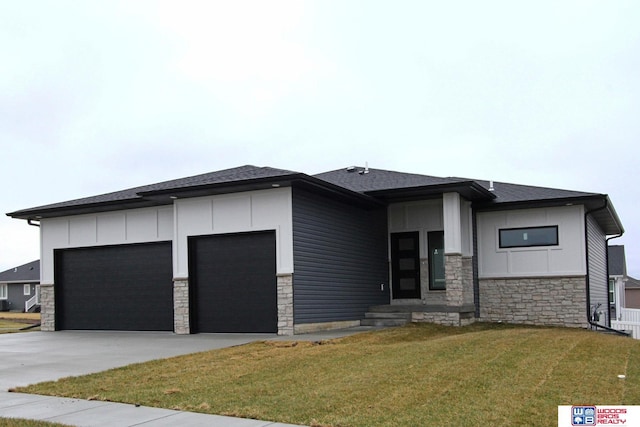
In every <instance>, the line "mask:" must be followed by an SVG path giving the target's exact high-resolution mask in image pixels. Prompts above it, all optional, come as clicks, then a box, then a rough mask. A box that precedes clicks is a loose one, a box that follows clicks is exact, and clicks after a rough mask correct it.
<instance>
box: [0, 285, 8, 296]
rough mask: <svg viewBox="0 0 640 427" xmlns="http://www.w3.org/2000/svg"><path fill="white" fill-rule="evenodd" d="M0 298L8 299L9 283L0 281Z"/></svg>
mask: <svg viewBox="0 0 640 427" xmlns="http://www.w3.org/2000/svg"><path fill="white" fill-rule="evenodd" d="M3 289H4V290H3ZM0 299H1V300H6V299H9V285H8V284H6V283H0Z"/></svg>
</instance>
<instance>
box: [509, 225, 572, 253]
mask: <svg viewBox="0 0 640 427" xmlns="http://www.w3.org/2000/svg"><path fill="white" fill-rule="evenodd" d="M540 229H554V230H555V232H556V233H555V235H556V239H555V243H535V244H530V245H504V244H503V243H502V232H503V231H514V230H523V231H525V230H540ZM549 246H560V233H559V231H558V226H557V225H541V226H535V227H513V228H499V229H498V248H499V249H514V248H536V247H549Z"/></svg>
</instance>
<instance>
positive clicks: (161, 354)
mask: <svg viewBox="0 0 640 427" xmlns="http://www.w3.org/2000/svg"><path fill="white" fill-rule="evenodd" d="M265 339H278V337H276V335H269V334H200V335H175V334H172V333H168V332H102V331H99V332H96V331H59V332H26V333H18V334H2V335H0V360H1V361H2V363H0V391H6V390H7V389H9V388H11V387H15V386H25V385H29V384H34V383H38V382H42V381H48V380H57V379H59V378H63V377H68V376H71V375H83V374H89V373H92V372H99V371H103V370H105V369H110V368H115V367H118V366H125V365H129V364H131V363H137V362H145V361H148V360H153V359H162V358H166V357H171V356H178V355H181V354H188V353H195V352H198V351H205V350H211V349H219V348H224V347H231V346H235V345H240V344H246V343H248V342H252V341H256V340H265Z"/></svg>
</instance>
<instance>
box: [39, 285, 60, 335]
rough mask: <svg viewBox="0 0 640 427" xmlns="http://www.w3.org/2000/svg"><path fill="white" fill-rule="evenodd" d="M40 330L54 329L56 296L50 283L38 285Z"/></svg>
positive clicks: (51, 330) (50, 330) (48, 330)
mask: <svg viewBox="0 0 640 427" xmlns="http://www.w3.org/2000/svg"><path fill="white" fill-rule="evenodd" d="M40 330H41V331H44V332H53V331H55V330H56V298H55V288H54V286H53V285H52V284H47V285H44V284H42V285H40Z"/></svg>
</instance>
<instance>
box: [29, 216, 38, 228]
mask: <svg viewBox="0 0 640 427" xmlns="http://www.w3.org/2000/svg"><path fill="white" fill-rule="evenodd" d="M27 224H29V225H31V226H33V227H40V224H35V223H34V222H33V220H32V219H31V218H29V219H27Z"/></svg>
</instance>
